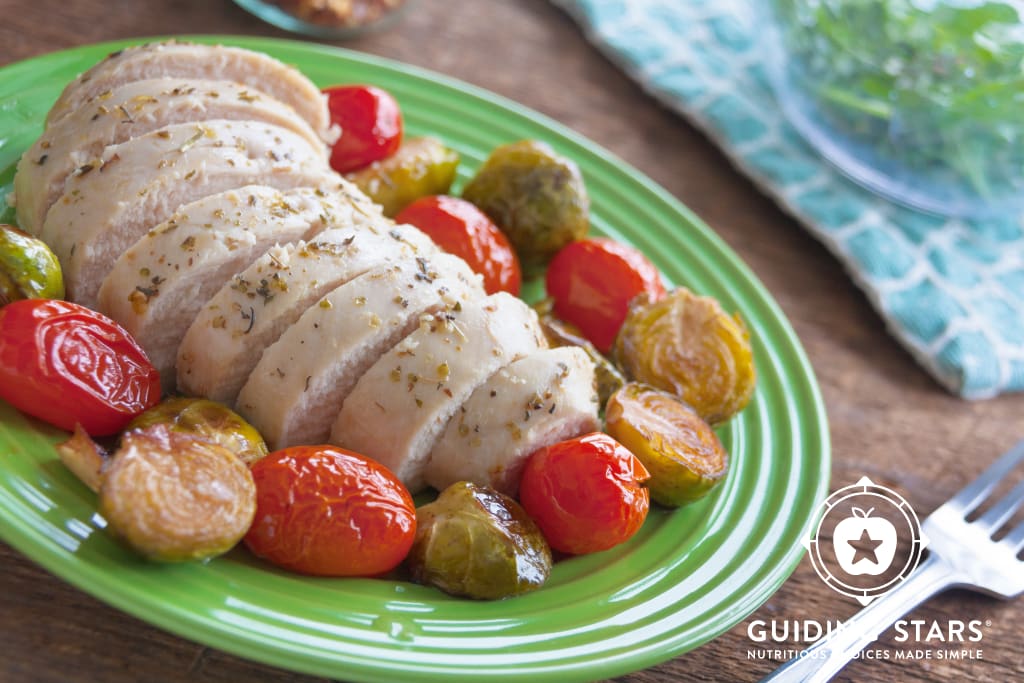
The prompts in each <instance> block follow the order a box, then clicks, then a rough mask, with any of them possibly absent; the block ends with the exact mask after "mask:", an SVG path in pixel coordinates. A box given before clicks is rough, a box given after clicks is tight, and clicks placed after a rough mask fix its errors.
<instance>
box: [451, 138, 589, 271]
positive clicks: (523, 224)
mask: <svg viewBox="0 0 1024 683" xmlns="http://www.w3.org/2000/svg"><path fill="white" fill-rule="evenodd" d="M462 196H463V198H464V199H468V200H469V201H471V202H473V203H474V204H476V205H477V206H478V207H479V208H480V209H481V210H482V211H483V212H484V213H486V214H487V215H488V216H490V218H491V220H493V221H494V222H495V223H496V224H497V225H498V227H499V228H501V229H502V230H503V231H504V232H505V234H506V235H507V236H508V239H509V241H510V242H511V243H512V246H513V247H514V248H515V250H516V253H517V254H518V255H519V261H520V263H521V264H522V266H523V268H524V269H525V270H526V271H527V272H528V273H529V274H531V275H536V274H537V273H538V272H539V270H540V269H541V268H543V267H544V266H545V265H546V264H547V262H548V261H550V260H551V258H552V257H553V256H554V255H555V253H556V252H558V250H559V249H561V248H562V247H564V246H565V245H567V244H569V243H570V242H572V241H574V240H578V239H582V238H583V237H584V236H585V235H586V234H587V230H588V229H589V227H590V199H589V198H588V197H587V188H586V187H585V186H584V184H583V176H582V175H581V174H580V169H579V167H578V166H577V165H576V163H575V162H573V161H572V160H571V159H567V158H566V157H563V156H561V155H560V154H558V153H556V152H555V151H554V150H553V149H551V147H550V146H549V145H547V144H546V143H543V142H538V141H536V140H521V141H519V142H513V143H511V144H508V145H502V146H501V147H498V148H497V149H495V150H494V151H493V152H491V155H490V157H488V159H487V161H486V162H485V163H484V165H483V167H482V168H481V169H480V170H479V171H477V173H476V175H475V176H473V178H472V179H471V180H470V181H469V183H468V184H467V185H466V187H465V188H464V189H463V190H462Z"/></svg>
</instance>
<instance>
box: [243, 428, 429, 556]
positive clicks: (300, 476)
mask: <svg viewBox="0 0 1024 683" xmlns="http://www.w3.org/2000/svg"><path fill="white" fill-rule="evenodd" d="M251 471H252V476H253V479H254V480H255V481H256V518H255V519H254V520H253V523H252V527H250V529H249V533H248V534H247V535H246V537H245V544H246V545H247V546H248V547H249V549H250V550H252V552H253V553H255V554H256V555H258V556H259V557H262V558H265V559H267V560H269V561H270V562H272V563H274V564H276V565H278V566H281V567H284V568H285V569H290V570H292V571H297V572H302V573H304V574H316V575H320V576H374V575H377V574H383V573H384V572H387V571H390V570H392V569H394V568H395V567H396V566H397V565H398V564H399V563H400V562H401V561H402V560H403V559H405V556H406V555H407V554H408V553H409V549H410V548H411V547H412V543H413V540H414V539H415V537H416V508H415V506H414V505H413V501H412V497H411V496H410V495H409V491H408V490H407V489H406V488H405V486H403V485H402V483H401V482H400V481H398V478H397V477H395V475H394V474H392V473H391V471H390V470H388V469H387V468H386V467H384V466H383V465H380V464H378V463H376V462H374V461H372V460H370V459H369V458H366V457H364V456H362V455H359V454H357V453H352V452H351V451H347V450H345V449H343V448H337V447H335V446H293V447H291V448H285V449H283V450H279V451H275V452H273V453H271V454H270V455H268V456H266V457H264V458H262V459H261V460H258V461H257V462H256V463H254V464H253V465H252V470H251Z"/></svg>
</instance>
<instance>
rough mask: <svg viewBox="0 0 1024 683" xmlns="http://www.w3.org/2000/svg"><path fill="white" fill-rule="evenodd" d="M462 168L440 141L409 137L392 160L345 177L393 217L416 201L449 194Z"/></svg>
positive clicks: (455, 157) (375, 163)
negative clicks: (456, 175)
mask: <svg viewBox="0 0 1024 683" xmlns="http://www.w3.org/2000/svg"><path fill="white" fill-rule="evenodd" d="M458 165H459V155H458V154H457V153H456V152H455V151H453V150H451V149H448V148H447V147H445V146H444V145H443V144H441V141H440V140H438V139H437V138H432V137H423V138H409V139H406V140H405V141H403V142H402V146H401V147H399V148H398V151H397V152H395V153H394V154H392V155H391V156H390V157H388V158H386V159H383V160H381V161H375V162H373V163H372V164H370V165H369V166H367V167H366V168H362V169H360V170H358V171H352V172H351V173H346V174H345V177H346V178H348V179H349V180H351V181H352V182H353V183H355V184H356V185H357V186H358V187H359V189H360V190H362V191H363V192H365V193H366V194H368V195H369V196H370V199H372V200H373V201H375V202H377V203H378V204H380V205H381V207H383V209H384V215H385V216H388V217H391V218H393V217H394V216H395V215H397V214H398V212H399V211H401V210H402V209H404V208H405V207H406V206H407V205H408V204H409V203H411V202H412V201H413V200H414V199H419V198H420V197H426V196H427V195H433V194H447V193H448V190H449V189H450V188H451V186H452V183H453V182H455V169H456V168H457V167H458Z"/></svg>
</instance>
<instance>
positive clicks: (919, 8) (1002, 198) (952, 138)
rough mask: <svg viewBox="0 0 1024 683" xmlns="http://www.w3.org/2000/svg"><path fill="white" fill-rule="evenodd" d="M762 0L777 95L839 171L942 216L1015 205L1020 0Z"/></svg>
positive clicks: (1023, 101) (1023, 105)
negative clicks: (767, 11)
mask: <svg viewBox="0 0 1024 683" xmlns="http://www.w3.org/2000/svg"><path fill="white" fill-rule="evenodd" d="M769 5H770V7H771V11H772V17H771V18H772V21H771V22H770V24H771V25H772V30H771V31H768V32H767V33H768V34H769V36H768V39H767V40H768V41H769V45H768V52H767V54H768V55H769V60H768V63H769V65H770V67H771V68H770V69H769V72H770V75H771V81H772V84H773V86H774V88H775V90H776V94H777V96H778V99H779V102H780V104H781V105H782V107H783V109H784V110H785V112H786V114H787V116H788V117H789V119H790V120H791V121H792V123H793V124H794V126H795V127H796V128H797V129H798V130H799V131H800V133H801V134H802V135H803V136H804V137H805V138H806V139H807V140H808V141H809V142H810V143H811V144H812V145H813V146H814V147H816V148H817V149H818V150H819V151H820V152H821V153H822V154H823V155H824V156H825V157H826V158H828V159H829V160H830V161H832V162H833V163H834V164H835V165H836V166H837V167H838V168H839V169H840V170H841V171H843V172H844V173H845V174H847V175H848V176H850V177H851V178H853V179H854V180H856V181H858V182H860V183H861V184H862V185H865V186H866V187H868V188H870V189H871V190H873V191H875V192H877V193H880V194H882V195H884V196H886V197H888V198H890V199H893V200H895V201H898V202H900V203H903V204H906V205H909V206H912V207H914V208H918V209H923V210H926V211H931V212H935V213H940V214H944V215H951V216H964V217H978V216H986V215H992V214H998V213H1005V212H1009V211H1017V210H1021V209H1024V3H1022V2H1020V1H1019V0H1003V1H988V2H986V1H983V0H769Z"/></svg>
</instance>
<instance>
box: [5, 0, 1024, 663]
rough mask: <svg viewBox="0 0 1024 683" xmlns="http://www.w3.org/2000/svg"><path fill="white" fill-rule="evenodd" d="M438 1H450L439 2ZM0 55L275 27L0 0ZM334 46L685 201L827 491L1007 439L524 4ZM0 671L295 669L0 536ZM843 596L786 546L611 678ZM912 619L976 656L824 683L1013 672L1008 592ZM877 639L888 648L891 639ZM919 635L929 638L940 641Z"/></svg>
mask: <svg viewBox="0 0 1024 683" xmlns="http://www.w3.org/2000/svg"><path fill="white" fill-rule="evenodd" d="M453 12H454V13H453ZM0 14H2V15H3V16H4V21H3V22H2V23H0V63H9V62H13V61H15V60H20V59H23V58H26V57H31V56H34V55H39V54H43V53H46V52H49V51H52V50H58V49H63V48H67V47H72V46H75V45H81V44H85V43H91V42H95V41H101V40H108V39H115V38H129V37H138V36H151V35H166V34H187V33H200V32H202V33H222V34H253V35H266V36H282V37H283V36H284V35H285V34H283V33H282V32H280V31H277V30H275V29H272V28H270V27H268V26H266V25H264V24H262V23H261V22H260V21H258V20H257V19H255V18H253V17H251V16H249V15H248V14H246V13H245V12H243V11H242V10H241V9H239V8H238V7H236V6H235V5H234V4H233V3H231V2H229V1H228V0H217V1H214V0H151V1H150V2H145V3H140V2H133V1H132V0H73V1H69V0H32V1H31V2H29V1H27V0H0ZM347 46H348V47H351V48H354V49H357V50H362V51H366V52H370V53H374V54H378V55H383V56H386V57H391V58H395V59H399V60H402V61H405V62H408V63H411V64H416V65H420V66H424V67H427V68H430V69H434V70H437V71H440V72H443V73H446V74H449V75H451V76H455V77H457V78H461V79H463V80H466V81H468V82H470V83H473V84H476V85H479V86H482V87H484V88H487V89H489V90H492V91H494V92H497V93H500V94H502V95H505V96H506V97H509V98H512V99H514V100H517V101H519V102H521V103H523V104H525V105H526V106H529V107H532V108H534V109H537V110H539V111H541V112H543V113H545V114H547V115H549V116H551V117H553V118H555V119H557V120H559V121H561V122H562V123H564V124H566V125H568V126H570V127H572V128H574V129H575V130H576V131H578V132H579V133H581V134H583V135H585V136H587V137H589V138H590V139H592V140H594V141H596V142H597V143H599V144H601V145H603V146H605V147H607V148H608V149H610V150H611V151H612V152H614V153H615V154H617V155H619V156H621V157H622V158H623V159H625V160H626V161H627V162H629V163H631V164H633V165H635V166H636V167H637V168H639V169H640V170H641V171H643V172H644V173H646V174H648V175H649V176H651V177H652V178H653V179H654V180H655V181H657V182H658V183H660V184H661V185H663V186H664V187H665V188H667V189H668V190H669V192H671V193H672V194H674V195H675V196H676V197H678V198H679V199H680V200H682V201H683V202H684V203H685V204H687V205H688V206H690V207H691V208H692V209H693V210H694V211H696V213H697V214H698V215H700V216H701V217H702V218H703V219H704V220H705V221H707V223H709V224H710V225H711V227H712V228H714V229H715V230H716V231H717V232H718V234H720V235H721V236H722V237H723V238H725V240H726V241H727V242H728V243H729V244H730V245H731V246H732V247H733V248H734V249H735V250H736V251H737V252H738V253H739V255H740V256H741V257H742V258H743V259H744V260H745V261H746V262H747V263H748V264H749V265H750V266H751V267H752V268H753V270H754V271H755V272H756V273H757V274H758V276H759V277H760V278H761V279H762V281H763V282H764V284H765V285H766V286H767V288H768V289H769V290H770V291H771V292H772V294H773V295H774V296H775V297H776V299H777V300H778V301H779V303H780V304H781V306H782V308H783V309H784V311H785V313H786V315H788V316H789V319H790V320H791V321H792V323H793V325H794V326H795V328H796V331H797V333H798V334H799V336H800V338H801V340H802V341H803V344H804V346H805V348H806V349H807V352H808V354H809V356H810V359H811V361H812V363H813V365H814V368H815V370H816V372H817V374H818V378H819V381H820V383H821V387H822V390H823V392H824V398H825V402H826V404H827V407H828V412H829V417H830V420H831V434H832V439H833V451H834V453H833V457H834V465H833V474H832V484H831V486H832V489H835V488H838V487H841V486H845V485H848V484H851V483H853V482H855V481H856V480H857V479H859V478H860V477H861V476H862V475H865V474H866V475H869V476H871V477H872V478H873V479H874V480H875V481H877V482H879V483H883V484H887V485H890V486H892V487H894V488H896V489H897V490H898V491H900V492H901V493H902V494H903V495H904V496H906V497H907V498H908V499H909V500H910V501H911V502H912V504H913V505H914V506H915V508H916V509H917V511H918V512H919V514H921V515H922V516H924V515H926V514H927V513H929V512H930V511H931V510H933V509H934V508H935V507H936V506H938V505H939V504H940V503H941V502H942V501H943V500H944V499H946V498H947V497H948V496H950V495H951V494H952V493H954V492H955V491H956V490H957V489H958V488H959V487H960V486H962V485H963V484H964V483H965V482H966V481H968V480H969V479H971V478H973V477H974V476H975V475H976V474H977V473H978V472H980V471H981V470H982V469H983V468H984V466H985V465H986V464H987V463H988V462H989V461H991V460H992V459H993V458H994V457H995V456H996V455H997V454H998V453H999V452H1001V451H1002V450H1004V449H1005V448H1007V447H1008V446H1009V445H1011V444H1012V443H1013V442H1014V441H1015V440H1017V439H1019V438H1021V437H1024V395H1016V396H1008V397H1004V398H999V399H995V400H990V401H981V402H975V403H967V402H964V401H961V400H958V399H956V398H953V397H951V396H950V395H948V394H947V393H946V392H944V391H943V390H942V389H941V388H940V387H939V386H938V385H937V384H936V383H935V382H934V381H932V380H931V379H930V378H929V377H928V376H927V375H926V374H925V373H924V372H923V371H922V370H921V369H920V368H919V367H918V366H917V365H916V364H915V362H914V361H913V360H912V359H911V357H910V355H909V354H908V353H907V352H906V351H904V350H903V349H902V348H901V347H900V346H899V345H897V344H896V342H894V341H893V340H892V338H890V337H889V335H887V334H886V332H885V330H884V327H883V323H882V321H881V319H880V318H879V317H878V316H877V315H876V314H875V312H874V311H873V310H872V309H871V308H870V307H869V305H868V303H867V301H866V300H865V297H864V296H863V295H862V294H861V292H860V291H858V290H857V289H856V287H854V285H853V284H852V283H851V281H850V279H849V278H848V277H846V275H845V274H844V273H843V270H842V268H841V267H840V265H839V264H838V263H837V262H836V260H835V259H834V258H833V257H832V256H831V255H830V254H829V253H828V252H827V251H826V250H825V249H824V248H823V247H822V246H821V245H819V244H818V243H817V242H815V241H814V240H813V239H812V238H810V237H809V236H808V235H807V233H805V232H804V231H803V230H802V229H801V228H800V226H799V225H797V223H796V222H795V221H793V220H792V219H791V218H789V217H788V216H786V215H784V214H783V213H782V212H781V211H779V210H778V209H777V208H776V207H775V205H774V204H773V203H772V202H771V201H769V200H768V199H766V198H764V197H763V196H762V195H760V194H759V193H758V191H757V190H756V189H755V188H754V186H753V185H752V184H751V183H750V182H749V181H748V180H747V179H746V178H745V177H743V176H742V175H740V174H739V173H737V172H736V171H735V170H734V169H733V168H732V167H731V166H730V165H729V164H728V162H727V161H726V160H725V158H724V157H723V156H722V155H721V154H720V153H719V152H718V150H717V149H716V148H715V147H714V146H713V145H712V144H710V143H709V142H708V141H707V140H706V139H705V138H704V137H703V136H702V135H701V134H700V133H698V132H696V131H695V130H694V129H693V128H692V127H690V126H689V125H687V124H686V123H685V122H684V121H682V120H681V119H680V118H679V117H677V116H676V115H674V114H672V113H671V112H669V111H667V110H665V109H664V108H662V107H661V106H659V105H658V104H657V103H655V102H654V101H653V100H652V99H650V98H648V97H647V96H645V95H644V94H643V93H642V92H641V91H640V89H639V88H638V87H637V86H636V85H634V84H633V83H632V82H631V81H630V80H629V79H627V78H626V77H625V76H623V75H622V73H620V72H619V70H618V69H616V68H615V67H614V66H613V65H612V64H610V63H609V62H608V61H607V60H605V59H604V58H602V57H601V56H600V55H599V54H598V53H597V52H596V51H595V50H594V49H593V48H592V47H591V46H590V45H589V44H588V43H587V42H586V41H585V40H584V39H583V37H582V35H581V33H580V31H579V30H578V29H577V27H576V26H575V25H574V24H573V23H572V22H571V21H570V20H569V19H568V18H567V17H566V16H565V15H564V14H562V13H561V12H560V11H558V10H556V9H554V8H553V7H552V6H550V5H549V4H548V3H547V2H544V1H543V0H519V1H514V2H513V1H504V2H503V1H501V0H474V2H471V3H453V2H446V1H445V0H417V2H416V6H415V7H414V8H413V9H412V10H411V11H410V12H409V13H408V14H407V15H406V16H405V17H404V18H403V19H402V21H401V22H399V23H398V24H397V25H395V26H394V27H393V28H392V29H391V30H389V31H388V32H385V33H380V34H377V35H371V36H367V37H365V38H362V39H359V40H355V41H352V42H349V43H348V44H347ZM0 563H2V566H3V572H2V578H0V639H2V642H3V648H2V650H3V653H4V656H3V657H2V661H0V680H3V681H6V682H8V683H29V682H31V683H43V682H47V681H54V682H57V681H60V682H65V681H90V682H92V681H104V682H110V683H125V682H128V681H179V680H180V681H186V680H187V681H198V682H202V683H214V682H219V681H224V682H235V681H243V680H244V681H250V682H252V683H256V682H264V681H266V682H270V681H279V682H280V681H290V682H298V681H309V680H312V679H310V678H308V677H305V676H302V675H298V674H293V673H289V672H287V671H282V670H277V669H273V668H270V667H266V666H262V665H259V664H255V663H251V662H248V661H246V660H242V659H239V658H237V657H234V656H231V655H228V654H225V653H222V652H219V651H216V650H212V649H210V648H206V647H202V646H200V645H197V644H195V643H191V642H188V641H185V640H182V639H179V638H176V637H173V636H170V635H168V634H166V633H164V632H162V631H160V630H158V629H156V628H153V627H150V626H148V625H147V624H145V623H143V622H141V621H138V620H137V619H135V618H133V617H129V616H126V615H124V614H122V613H120V612H118V611H116V610H114V609H112V608H109V607H107V606H106V605H104V604H102V603H100V602H98V601H96V600H94V599H93V598H91V597H89V596H87V595H85V594H83V593H81V592H79V591H78V590H76V589H73V588H71V587H69V586H68V585H67V584H65V583H64V582H62V581H60V580H57V579H55V578H53V577H52V576H50V575H49V574H48V573H47V572H45V571H43V570H41V569H39V568H38V567H36V566H35V565H34V564H32V563H31V562H29V561H27V560H26V559H24V558H22V557H21V556H20V555H19V554H17V553H16V552H14V551H13V550H11V549H10V548H8V547H6V546H2V545H0ZM855 608H856V605H855V603H853V602H852V601H850V600H848V599H846V598H842V597H840V596H839V595H838V594H836V593H834V592H832V591H831V590H830V589H829V588H827V587H826V586H825V585H824V584H823V583H822V582H821V581H820V580H819V579H818V578H817V576H816V575H815V573H814V571H813V570H812V568H811V566H810V563H809V562H808V561H807V560H804V561H803V562H802V563H801V564H800V566H799V567H798V569H797V570H796V572H795V574H794V575H793V577H792V578H791V579H790V580H789V581H788V582H787V583H786V584H785V585H783V587H782V588H781V589H780V590H779V591H778V593H776V594H775V595H774V596H773V597H772V598H771V599H770V600H769V601H768V602H767V604H765V605H764V606H763V607H761V609H760V610H758V612H757V613H755V614H754V615H752V616H751V617H750V618H749V619H748V620H747V621H745V622H743V623H742V624H740V625H739V626H737V627H736V628H734V629H733V630H732V631H730V632H729V633H727V634H725V635H723V636H722V637H720V638H718V639H717V640H715V641H713V642H711V643H709V644H707V645H705V646H704V647H702V648H699V649H698V650H696V651H694V652H692V653H690V654H687V655H686V656H683V657H680V658H677V659H675V660H673V661H669V662H666V663H664V664H662V665H660V666H657V667H654V668H652V669H649V670H646V671H642V672H637V673H635V674H632V675H629V676H624V677H622V678H620V679H617V680H620V681H629V682H630V683H641V682H642V681H643V682H651V681H683V680H738V681H745V680H756V679H758V678H760V677H761V676H763V675H764V674H766V673H768V672H769V671H771V670H772V669H774V668H775V667H776V666H777V664H778V662H777V661H771V660H758V659H748V656H747V651H748V650H751V649H757V647H759V646H757V644H755V643H753V642H752V641H751V640H750V638H749V637H748V634H747V626H748V624H749V623H750V621H751V620H753V619H761V620H766V621H768V620H771V619H775V620H777V621H779V622H781V620H785V619H790V620H792V619H797V620H804V619H813V620H818V621H825V620H836V619H844V618H846V617H848V616H850V615H851V614H852V613H853V612H854V611H855ZM914 617H915V618H922V619H925V620H928V621H929V622H930V621H932V620H938V621H939V622H940V624H942V625H943V627H944V625H945V623H946V621H947V620H949V619H954V620H963V621H968V620H972V619H977V620H980V621H982V622H984V623H985V624H986V625H985V626H983V627H982V628H983V634H984V637H983V642H982V643H981V644H980V646H981V647H983V653H984V659H983V660H981V661H972V662H966V663H965V662H947V661H938V660H930V661H929V660H923V661H913V662H899V663H897V662H895V661H892V660H889V661H884V660H883V661H877V662H875V661H872V662H867V661H861V662H855V663H853V664H852V665H851V666H850V667H849V668H848V669H847V670H846V671H845V672H844V674H843V675H841V676H840V680H856V681H888V680H902V681H915V680H920V681H924V680H929V681H960V680H969V679H973V680H991V681H1006V680H1012V679H1015V678H1022V677H1024V646H1022V645H1021V643H1022V640H1024V603H1022V602H1017V603H1010V604H1003V603H998V602H995V601H993V600H989V599H985V598H981V597H978V596H975V595H971V594H968V593H962V592H954V593H949V594H946V595H944V596H941V597H939V598H937V599H935V600H933V601H932V602H930V603H929V604H928V605H927V606H926V607H923V608H921V609H920V610H918V611H917V612H915V613H914ZM880 647H882V648H883V649H888V650H889V651H890V652H895V650H897V649H905V648H906V646H905V645H899V644H897V643H895V642H893V633H892V632H890V633H888V634H887V635H886V636H884V637H883V639H882V641H881V643H880ZM926 647H929V648H932V649H935V648H936V647H937V648H939V649H941V643H940V644H938V645H936V644H934V643H933V644H930V645H928V646H926Z"/></svg>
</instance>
